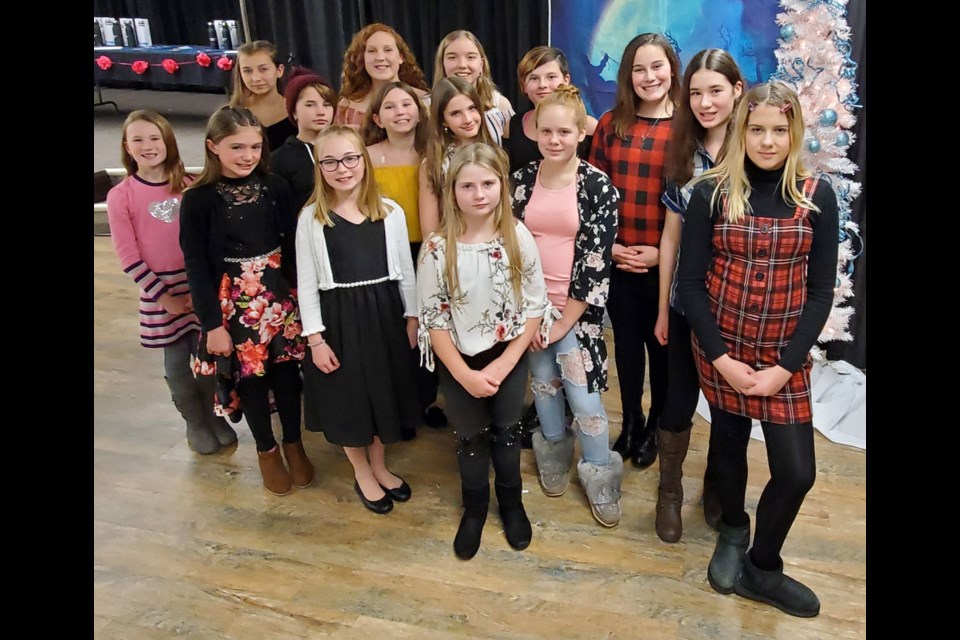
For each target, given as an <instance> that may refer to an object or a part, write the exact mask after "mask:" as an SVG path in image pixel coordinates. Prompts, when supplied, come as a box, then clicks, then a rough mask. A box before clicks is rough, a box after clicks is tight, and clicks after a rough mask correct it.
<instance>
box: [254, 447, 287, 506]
mask: <svg viewBox="0 0 960 640" xmlns="http://www.w3.org/2000/svg"><path fill="white" fill-rule="evenodd" d="M257 458H258V459H259V460H260V475H262V476H263V488H264V489H266V490H267V491H269V492H270V493H272V494H273V495H276V496H285V495H287V494H288V493H290V473H289V472H288V471H287V468H286V467H285V466H283V458H281V457H280V447H279V446H276V447H274V448H273V449H270V451H258V452H257Z"/></svg>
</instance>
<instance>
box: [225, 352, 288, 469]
mask: <svg viewBox="0 0 960 640" xmlns="http://www.w3.org/2000/svg"><path fill="white" fill-rule="evenodd" d="M270 389H272V390H273V401H274V403H275V404H276V406H277V413H278V414H279V415H280V425H281V427H282V428H283V442H284V443H285V444H290V443H292V442H299V441H300V403H301V395H300V393H301V391H302V390H303V382H301V380H300V367H299V365H298V364H297V363H296V362H283V363H281V364H271V365H270V366H269V367H268V368H267V374H266V375H265V376H261V377H257V376H251V377H249V378H243V379H242V380H241V381H240V384H239V385H238V386H237V394H238V395H239V396H240V405H241V406H242V407H243V415H244V416H245V417H246V419H247V426H249V427H250V433H252V434H253V439H254V440H255V441H256V443H257V451H260V452H263V451H270V450H271V449H273V448H274V447H275V446H277V441H276V439H275V438H274V437H273V427H272V426H271V423H270V394H269V391H270Z"/></svg>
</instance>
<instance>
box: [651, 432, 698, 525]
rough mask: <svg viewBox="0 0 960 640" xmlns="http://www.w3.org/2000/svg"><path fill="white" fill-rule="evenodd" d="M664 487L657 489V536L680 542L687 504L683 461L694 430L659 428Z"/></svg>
mask: <svg viewBox="0 0 960 640" xmlns="http://www.w3.org/2000/svg"><path fill="white" fill-rule="evenodd" d="M659 431H660V432H659V433H658V434H657V437H658V438H659V440H660V452H659V454H660V487H659V490H658V491H657V520H656V529H657V535H658V536H660V539H661V540H663V541H664V542H676V541H677V540H679V539H680V536H681V535H683V521H682V520H681V518H680V507H682V506H683V484H682V483H681V482H680V481H681V479H682V478H683V461H684V459H685V458H686V457H687V448H688V447H689V446H690V429H687V430H686V431H681V432H680V433H671V432H670V431H664V430H663V429H660V430H659Z"/></svg>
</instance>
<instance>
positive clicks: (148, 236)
mask: <svg viewBox="0 0 960 640" xmlns="http://www.w3.org/2000/svg"><path fill="white" fill-rule="evenodd" d="M182 198H183V194H182V193H180V194H174V193H172V192H171V191H170V185H169V184H168V183H166V182H161V183H153V182H147V181H145V180H143V179H142V178H140V177H139V176H136V175H133V176H127V178H125V179H124V180H123V182H121V183H120V184H118V185H116V186H115V187H114V188H113V189H111V190H110V192H109V193H108V194H107V217H108V220H109V222H110V235H111V237H112V238H113V244H114V247H115V248H116V250H117V256H118V257H119V258H120V266H122V267H123V268H124V270H126V269H127V268H128V267H130V266H131V265H133V264H135V263H137V262H140V261H142V262H143V263H144V264H145V265H146V266H147V268H149V269H150V270H151V271H153V272H155V273H156V272H160V273H163V272H168V271H179V270H182V269H183V268H184V266H183V251H181V249H180V200H181V199H182Z"/></svg>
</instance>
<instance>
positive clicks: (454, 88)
mask: <svg viewBox="0 0 960 640" xmlns="http://www.w3.org/2000/svg"><path fill="white" fill-rule="evenodd" d="M432 93H433V96H432V100H431V101H430V123H431V126H432V127H433V131H431V132H430V141H429V142H428V143H427V160H426V162H427V179H428V181H429V183H430V188H431V189H433V192H434V193H435V194H437V195H438V196H439V195H440V194H441V193H442V191H443V182H444V180H443V158H444V157H445V156H446V154H447V150H448V148H449V147H450V146H451V145H453V144H456V142H457V139H456V136H454V135H453V133H451V132H450V129H449V128H448V127H447V125H446V124H445V123H444V121H443V112H444V111H445V110H446V108H447V105H448V104H450V101H451V100H453V99H454V98H455V97H457V96H467V97H468V98H470V101H471V102H472V103H473V104H474V106H476V107H477V109H478V110H479V111H480V127H479V129H480V130H479V132H478V133H477V142H485V143H487V144H490V145H494V144H495V143H494V141H493V139H491V137H490V132H489V130H488V129H487V122H486V118H485V117H484V116H483V106H482V104H481V102H480V94H478V93H477V88H476V87H474V86H473V85H472V84H470V83H469V82H467V81H466V80H464V79H462V78H458V77H456V76H453V77H452V78H440V80H438V81H437V83H436V84H435V85H433V92H432Z"/></svg>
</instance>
